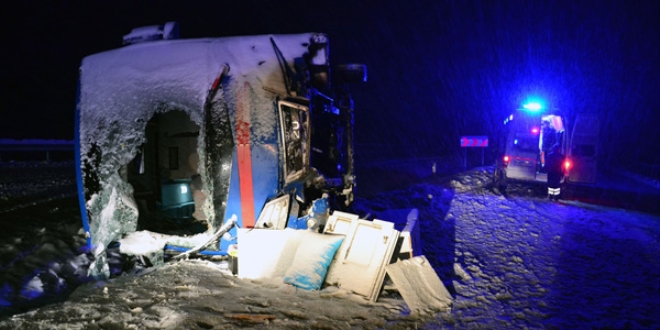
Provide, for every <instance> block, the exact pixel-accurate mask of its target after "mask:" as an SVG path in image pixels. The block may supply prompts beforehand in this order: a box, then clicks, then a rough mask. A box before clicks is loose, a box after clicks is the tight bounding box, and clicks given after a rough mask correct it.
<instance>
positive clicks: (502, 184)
mask: <svg viewBox="0 0 660 330" xmlns="http://www.w3.org/2000/svg"><path fill="white" fill-rule="evenodd" d="M493 186H494V187H496V188H497V189H499V191H500V192H502V193H504V192H506V188H507V180H506V173H505V172H504V170H503V169H501V168H498V167H496V168H495V171H494V172H493Z"/></svg>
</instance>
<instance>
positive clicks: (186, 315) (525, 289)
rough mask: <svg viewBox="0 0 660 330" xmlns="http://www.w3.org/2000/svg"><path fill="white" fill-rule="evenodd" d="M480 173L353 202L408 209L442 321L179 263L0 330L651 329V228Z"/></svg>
mask: <svg viewBox="0 0 660 330" xmlns="http://www.w3.org/2000/svg"><path fill="white" fill-rule="evenodd" d="M488 173H489V172H488V171H487V170H485V169H475V170H471V171H467V172H463V173H460V174H457V175H454V176H451V177H443V178H429V179H427V180H425V182H419V183H417V184H415V185H412V186H410V187H408V188H405V189H401V190H393V191H389V192H382V193H378V194H375V195H374V196H373V197H369V199H362V198H358V200H357V201H356V210H357V211H359V213H362V214H366V213H367V212H368V213H371V214H372V215H375V216H376V217H377V215H378V212H379V211H382V210H385V209H390V208H413V207H414V208H418V209H419V211H420V215H419V218H420V221H421V226H422V227H421V229H422V244H423V253H424V255H425V256H426V257H427V258H428V259H429V261H430V262H431V263H432V265H433V266H434V268H435V269H436V272H437V273H438V275H439V276H440V278H441V279H442V280H443V281H444V283H445V285H446V286H447V288H448V289H449V290H450V292H452V294H453V296H454V305H453V308H452V310H451V311H449V312H441V313H438V314H437V315H434V316H433V317H432V318H417V317H405V316H403V314H405V304H403V302H402V300H401V299H400V297H399V298H397V297H398V296H397V295H396V294H391V293H388V294H384V295H383V298H382V299H380V300H379V302H378V303H377V304H376V305H371V304H368V303H366V302H360V301H359V299H358V300H356V299H354V298H356V297H355V296H354V295H351V294H348V293H345V292H342V291H341V290H333V288H330V289H326V290H325V291H320V292H303V291H300V290H298V291H296V290H293V289H292V287H288V286H286V285H282V284H281V283H279V284H277V283H275V284H274V283H259V282H245V281H241V280H239V279H236V278H233V277H231V275H227V274H226V273H223V272H221V271H218V270H217V269H214V268H213V267H209V266H204V265H203V264H200V263H199V262H196V263H195V262H193V263H179V264H171V265H169V266H167V267H165V268H162V269H157V270H155V271H153V272H151V273H149V274H147V275H144V276H141V277H132V276H121V277H118V278H116V279H114V280H111V281H108V282H105V283H88V284H86V285H83V286H81V287H79V288H78V290H77V291H76V292H75V293H74V294H73V295H72V296H71V297H70V298H69V300H68V301H66V302H62V303H57V304H53V305H48V306H45V307H41V308H39V309H37V310H34V311H31V312H28V313H24V314H18V315H15V316H13V317H11V318H7V319H5V320H3V321H0V329H14V328H22V329H43V328H50V329H86V328H136V329H137V328H140V329H142V328H185V329H210V328H217V329H220V328H222V329H227V328H245V327H248V328H255V329H256V328H264V327H266V328H274V329H301V328H321V329H326V328H327V329H329V328H332V329H348V328H354V329H363V328H388V329H403V328H420V329H465V328H467V329H471V328H487V329H520V328H532V329H584V328H613V329H626V328H629V329H657V328H658V327H660V307H658V306H660V283H659V281H658V278H660V244H658V243H659V242H660V217H658V216H654V215H649V214H644V213H638V212H633V211H628V210H622V209H612V208H605V207H602V206H594V205H590V204H584V203H578V202H561V203H556V202H550V201H547V200H545V199H542V198H538V197H534V196H533V194H532V195H529V194H528V193H527V192H525V191H520V192H515V191H514V192H512V193H511V194H510V195H508V197H504V196H502V195H501V194H499V193H498V192H497V191H491V190H489V189H487V188H484V187H485V186H486V183H487V182H489V177H488ZM104 288H107V289H104ZM335 289H336V288H335ZM106 292H107V293H106ZM357 298H359V297H357ZM259 315H265V316H259ZM258 317H261V318H263V319H258Z"/></svg>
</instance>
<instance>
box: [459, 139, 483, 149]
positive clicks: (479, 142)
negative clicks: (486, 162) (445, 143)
mask: <svg viewBox="0 0 660 330" xmlns="http://www.w3.org/2000/svg"><path fill="white" fill-rule="evenodd" d="M487 146H488V137H487V136H461V147H481V148H483V147H487Z"/></svg>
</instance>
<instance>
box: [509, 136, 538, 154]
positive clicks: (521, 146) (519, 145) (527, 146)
mask: <svg viewBox="0 0 660 330" xmlns="http://www.w3.org/2000/svg"><path fill="white" fill-rule="evenodd" d="M513 148H514V149H515V150H518V151H522V152H533V153H538V152H539V138H538V136H533V135H529V134H516V137H515V139H514V140H513Z"/></svg>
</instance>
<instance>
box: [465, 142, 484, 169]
mask: <svg viewBox="0 0 660 330" xmlns="http://www.w3.org/2000/svg"><path fill="white" fill-rule="evenodd" d="M470 147H477V148H485V147H488V137H487V136H482V135H479V136H461V148H470ZM483 165H484V149H481V166H483ZM463 167H465V168H467V149H463Z"/></svg>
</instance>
